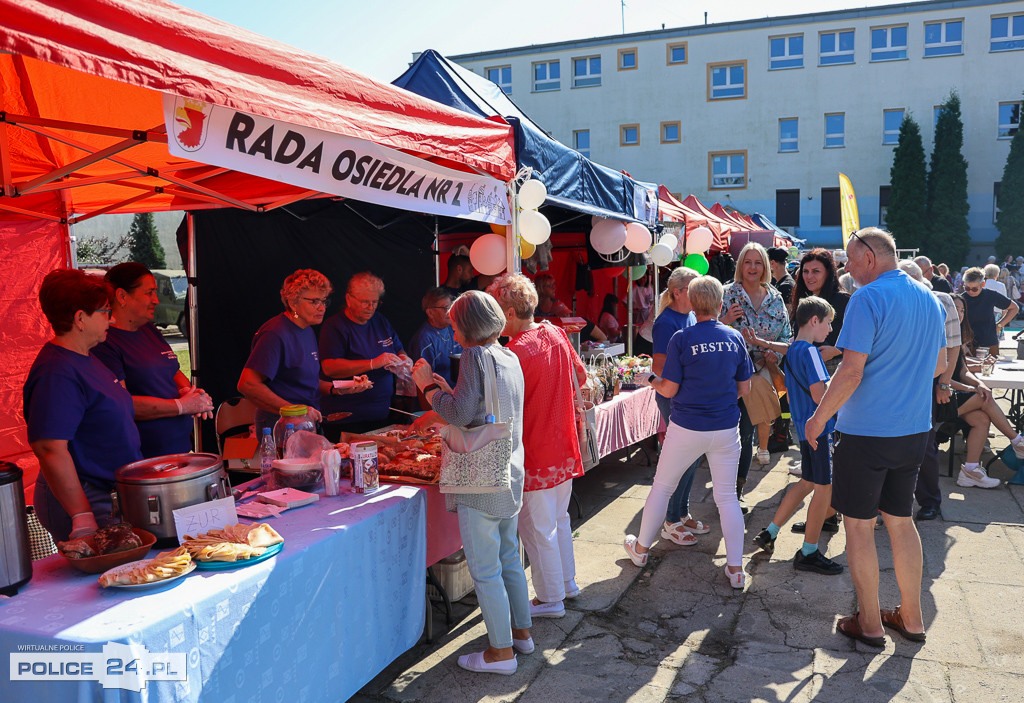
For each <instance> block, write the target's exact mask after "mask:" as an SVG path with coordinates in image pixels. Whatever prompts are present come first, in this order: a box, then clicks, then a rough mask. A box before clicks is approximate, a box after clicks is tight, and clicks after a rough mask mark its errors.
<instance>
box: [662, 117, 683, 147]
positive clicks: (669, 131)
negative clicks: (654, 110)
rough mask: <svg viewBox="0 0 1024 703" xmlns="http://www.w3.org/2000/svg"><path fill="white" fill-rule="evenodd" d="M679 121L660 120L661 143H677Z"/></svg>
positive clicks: (679, 130)
mask: <svg viewBox="0 0 1024 703" xmlns="http://www.w3.org/2000/svg"><path fill="white" fill-rule="evenodd" d="M681 131H682V130H681V129H680V123H679V122H662V123H661V143H662V144H678V143H679V141H680V136H679V135H680V133H681Z"/></svg>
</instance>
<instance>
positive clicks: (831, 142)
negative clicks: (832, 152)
mask: <svg viewBox="0 0 1024 703" xmlns="http://www.w3.org/2000/svg"><path fill="white" fill-rule="evenodd" d="M843 146H846V113H845V112H833V113H831V114H828V115H825V148H826V149H838V148H839V147H843Z"/></svg>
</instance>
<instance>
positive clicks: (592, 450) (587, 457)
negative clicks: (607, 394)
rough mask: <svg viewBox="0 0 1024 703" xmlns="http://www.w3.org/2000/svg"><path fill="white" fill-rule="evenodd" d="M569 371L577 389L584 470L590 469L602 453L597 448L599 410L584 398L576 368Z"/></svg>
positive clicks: (577, 420) (577, 425) (578, 430)
mask: <svg viewBox="0 0 1024 703" xmlns="http://www.w3.org/2000/svg"><path fill="white" fill-rule="evenodd" d="M569 373H570V375H571V376H572V385H573V387H574V388H575V389H576V434H577V436H578V437H579V440H580V459H582V461H583V470H584V471H589V470H590V469H592V468H594V467H595V466H597V465H598V463H600V461H601V454H600V451H599V450H598V448H597V430H596V426H597V410H596V408H595V407H594V404H593V403H592V402H590V401H587V400H583V394H582V393H581V392H580V382H579V380H578V379H577V378H576V370H575V369H570V370H569Z"/></svg>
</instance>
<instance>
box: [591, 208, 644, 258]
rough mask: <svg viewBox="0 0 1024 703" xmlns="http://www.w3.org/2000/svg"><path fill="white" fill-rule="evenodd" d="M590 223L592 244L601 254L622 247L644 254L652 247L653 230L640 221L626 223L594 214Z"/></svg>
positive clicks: (606, 253) (615, 250)
mask: <svg viewBox="0 0 1024 703" xmlns="http://www.w3.org/2000/svg"><path fill="white" fill-rule="evenodd" d="M590 224H591V229H590V246H592V247H594V251H596V252H597V253H599V254H605V255H606V256H610V255H612V254H614V253H615V252H617V251H619V250H620V249H622V247H626V248H627V249H629V250H630V251H631V252H633V253H634V254H642V253H644V252H645V251H647V250H648V249H649V248H650V247H651V231H650V230H649V229H647V228H646V227H645V226H644V225H642V224H640V223H639V222H629V223H626V222H620V221H619V220H607V219H605V218H603V217H598V216H597V215H594V217H592V218H590Z"/></svg>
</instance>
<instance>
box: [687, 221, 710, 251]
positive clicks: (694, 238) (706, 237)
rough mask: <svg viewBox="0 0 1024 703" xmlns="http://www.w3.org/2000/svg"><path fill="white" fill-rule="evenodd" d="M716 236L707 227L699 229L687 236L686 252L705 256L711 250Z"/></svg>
mask: <svg viewBox="0 0 1024 703" xmlns="http://www.w3.org/2000/svg"><path fill="white" fill-rule="evenodd" d="M713 239H714V235H712V234H711V230H709V229H708V228H707V227H698V228H696V229H695V230H693V231H692V232H690V233H689V234H688V235H686V251H687V253H689V254H703V253H704V252H706V251H707V250H708V249H710V248H711V242H712V241H713Z"/></svg>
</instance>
